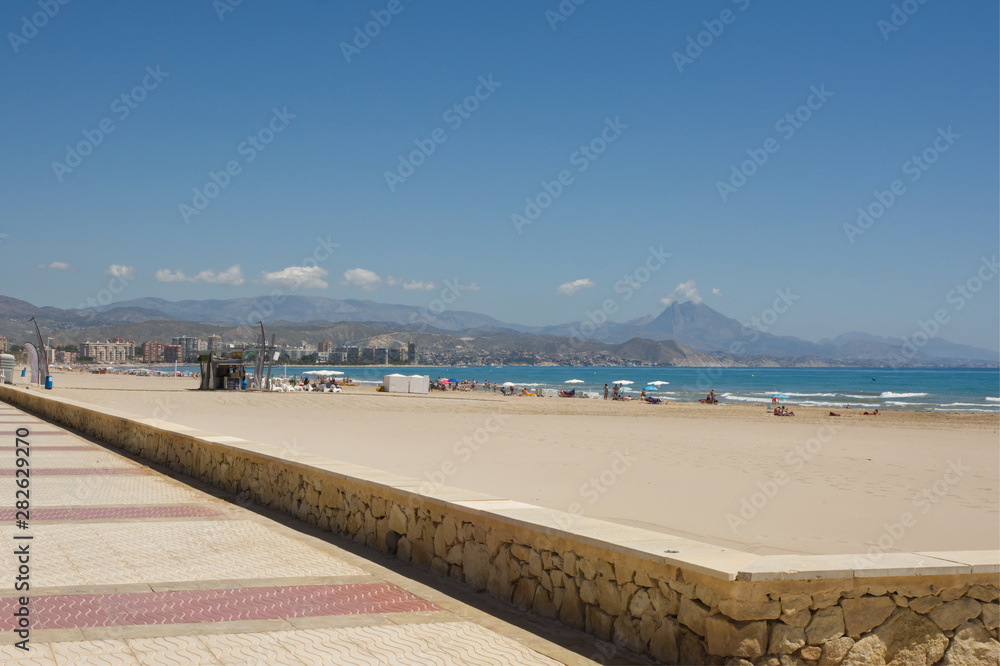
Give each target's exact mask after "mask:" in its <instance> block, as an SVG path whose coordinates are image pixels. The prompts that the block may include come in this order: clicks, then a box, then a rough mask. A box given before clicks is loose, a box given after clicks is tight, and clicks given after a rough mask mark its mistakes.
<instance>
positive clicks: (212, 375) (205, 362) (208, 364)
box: [198, 354, 247, 391]
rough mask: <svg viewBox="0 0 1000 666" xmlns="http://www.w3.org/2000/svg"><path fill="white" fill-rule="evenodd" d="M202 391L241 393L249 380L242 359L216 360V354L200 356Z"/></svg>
mask: <svg viewBox="0 0 1000 666" xmlns="http://www.w3.org/2000/svg"><path fill="white" fill-rule="evenodd" d="M198 360H199V362H200V363H201V386H200V387H199V388H201V390H202V391H227V390H228V391H239V390H240V388H241V387H242V386H243V381H244V380H245V379H246V378H247V371H246V366H244V365H243V360H242V359H232V358H216V356H215V354H208V355H207V356H200V357H199V358H198Z"/></svg>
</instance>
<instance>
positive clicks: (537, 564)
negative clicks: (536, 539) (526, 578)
mask: <svg viewBox="0 0 1000 666" xmlns="http://www.w3.org/2000/svg"><path fill="white" fill-rule="evenodd" d="M543 571H545V567H544V566H542V556H541V555H540V554H539V553H538V551H536V550H532V551H531V554H530V555H529V556H528V572H529V573H530V574H531V575H532V576H534V577H535V578H541V576H542V572H543Z"/></svg>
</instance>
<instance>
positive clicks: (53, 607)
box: [0, 404, 646, 666]
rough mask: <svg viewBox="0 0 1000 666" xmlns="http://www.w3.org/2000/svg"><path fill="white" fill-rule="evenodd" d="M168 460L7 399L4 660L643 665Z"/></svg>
mask: <svg viewBox="0 0 1000 666" xmlns="http://www.w3.org/2000/svg"><path fill="white" fill-rule="evenodd" d="M20 428H25V429H27V430H28V435H27V437H24V438H23V439H24V440H26V441H27V446H26V447H25V446H24V445H23V444H22V445H20V447H21V448H22V449H24V448H27V449H28V451H30V453H29V454H28V455H27V456H25V455H24V453H23V451H22V452H21V453H18V451H17V448H18V443H17V437H18V436H19V432H18V429H20ZM21 434H23V431H22V432H21ZM19 458H21V459H22V460H26V461H27V466H26V467H24V466H23V465H25V463H23V462H22V463H21V465H22V467H20V468H19V467H18V459H19ZM18 469H21V470H22V472H20V473H19V472H18ZM25 469H27V470H30V476H28V477H27V479H28V482H27V483H28V488H24V485H25V481H24V479H25V475H24V473H23V470H25ZM159 469H160V468H151V467H150V466H147V465H145V464H143V463H142V462H141V461H136V460H133V459H130V458H129V457H126V456H124V455H121V454H120V453H117V452H115V451H114V450H112V449H109V448H107V447H104V446H101V445H99V444H98V443H96V442H94V441H92V440H89V439H86V438H84V437H81V436H78V435H76V434H73V433H71V432H69V431H66V430H63V429H61V428H58V427H56V426H53V425H51V424H49V423H46V422H44V421H41V420H39V419H37V418H35V417H33V416H30V415H28V414H26V413H25V412H21V411H20V410H17V409H14V408H12V407H10V406H7V405H2V404H0V539H2V541H3V553H2V554H0V631H2V632H3V633H2V634H0V663H4V664H85V663H86V664H89V663H94V664H296V665H302V664H317V665H319V664H323V665H327V664H462V665H465V664H473V665H476V664H482V665H490V666H492V665H494V664H510V665H512V666H530V665H535V664H537V665H552V664H562V663H565V664H592V663H611V664H625V663H646V662H644V661H635V658H634V657H631V658H630V657H629V656H628V655H626V654H623V653H622V652H621V651H619V650H616V649H615V648H614V647H613V646H611V645H609V644H607V643H601V642H599V641H596V640H594V639H593V638H591V637H589V636H587V635H585V634H583V633H581V632H575V631H572V630H569V629H566V628H564V627H561V626H559V625H557V624H555V623H551V622H545V621H543V620H540V619H538V618H536V617H533V616H531V615H527V614H523V613H519V612H517V611H516V610H512V609H511V607H509V606H507V605H505V604H500V603H499V602H496V601H494V600H492V599H490V598H489V597H486V596H485V595H482V594H475V593H471V592H469V591H468V590H466V589H465V588H462V587H460V586H458V585H456V584H454V583H452V582H451V581H449V580H446V579H443V578H439V577H437V576H435V575H434V574H431V573H429V572H426V571H424V570H421V569H418V568H416V567H412V566H410V565H406V564H403V563H399V562H396V561H395V560H392V559H389V558H386V557H384V556H382V555H380V554H379V553H375V552H374V551H371V550H368V549H365V548H364V547H362V546H359V545H357V544H355V543H354V542H351V541H347V540H344V539H341V538H339V537H335V536H333V535H331V534H329V533H324V532H322V531H319V530H315V529H313V528H311V527H310V526H307V525H305V524H303V523H299V522H298V521H294V520H292V519H291V518H288V517H286V516H283V515H281V514H277V513H274V512H270V511H267V510H263V509H259V508H255V507H241V506H238V505H236V504H233V503H231V502H229V501H226V498H225V497H224V496H223V495H222V494H221V493H217V492H216V491H214V490H213V489H210V488H208V487H206V486H203V485H201V484H199V483H197V482H193V481H190V480H185V481H186V483H185V482H182V481H180V480H177V479H175V478H172V477H171V476H170V475H169V472H168V473H163V470H160V471H158V470H159ZM19 484H20V485H19ZM19 490H27V491H28V499H27V500H24V499H23V498H24V496H25V495H24V494H21V495H20V496H19V497H18V496H16V493H17V492H18V491H19ZM19 500H20V501H22V502H24V501H27V502H28V503H29V505H30V506H29V508H28V512H29V516H28V520H27V521H26V522H27V528H26V529H25V528H21V527H19V526H18V524H17V520H18V519H23V518H24V515H23V514H22V515H17V513H16V512H17V511H18V508H17V506H18V505H17V504H16V502H17V501H19ZM20 506H21V507H22V508H23V507H24V506H25V504H21V505H20ZM251 509H253V510H251ZM25 550H27V555H25V554H24V553H25ZM18 553H20V555H19V554H18ZM19 559H20V560H21V561H19ZM24 560H27V562H26V563H25V562H24ZM19 567H26V568H27V571H25V569H24V568H20V569H19ZM19 576H20V577H21V578H20V580H18V579H19ZM25 582H27V583H28V584H29V585H30V589H29V590H28V591H24V590H23V589H21V590H20V591H19V590H18V589H15V586H16V585H19V584H20V585H22V586H23V584H24V583H25ZM25 596H27V597H28V600H27V609H28V611H27V613H28V614H29V618H30V619H29V630H30V636H29V642H28V644H27V647H29V650H28V651H24V650H22V649H20V648H18V647H17V646H16V642H17V641H20V640H22V639H23V636H19V635H18V633H17V632H16V631H15V630H16V629H18V621H19V617H18V616H17V615H16V613H18V612H21V613H24V612H25V611H23V610H22V609H23V607H24V606H23V604H22V601H23V600H22V599H21V597H25Z"/></svg>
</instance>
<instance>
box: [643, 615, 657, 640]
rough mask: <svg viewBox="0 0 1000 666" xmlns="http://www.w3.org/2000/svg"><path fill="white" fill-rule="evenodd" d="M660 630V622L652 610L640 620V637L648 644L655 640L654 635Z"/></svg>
mask: <svg viewBox="0 0 1000 666" xmlns="http://www.w3.org/2000/svg"><path fill="white" fill-rule="evenodd" d="M659 628H660V620H659V618H657V617H656V613H654V612H653V611H652V610H649V611H647V612H646V613H645V614H643V616H642V617H641V618H639V636H640V637H642V640H643V641H645V642H646V643H648V642H649V641H650V639H652V638H653V634H654V633H656V630H657V629H659Z"/></svg>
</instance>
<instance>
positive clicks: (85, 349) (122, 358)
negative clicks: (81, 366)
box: [80, 338, 135, 363]
mask: <svg viewBox="0 0 1000 666" xmlns="http://www.w3.org/2000/svg"><path fill="white" fill-rule="evenodd" d="M112 339H113V340H120V339H121V338H112ZM134 350H135V343H134V342H132V341H131V340H129V341H127V342H111V341H108V342H89V341H88V342H81V343H80V357H81V358H92V359H94V361H95V362H96V363H125V362H127V361H130V360H132V356H133V353H134Z"/></svg>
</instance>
